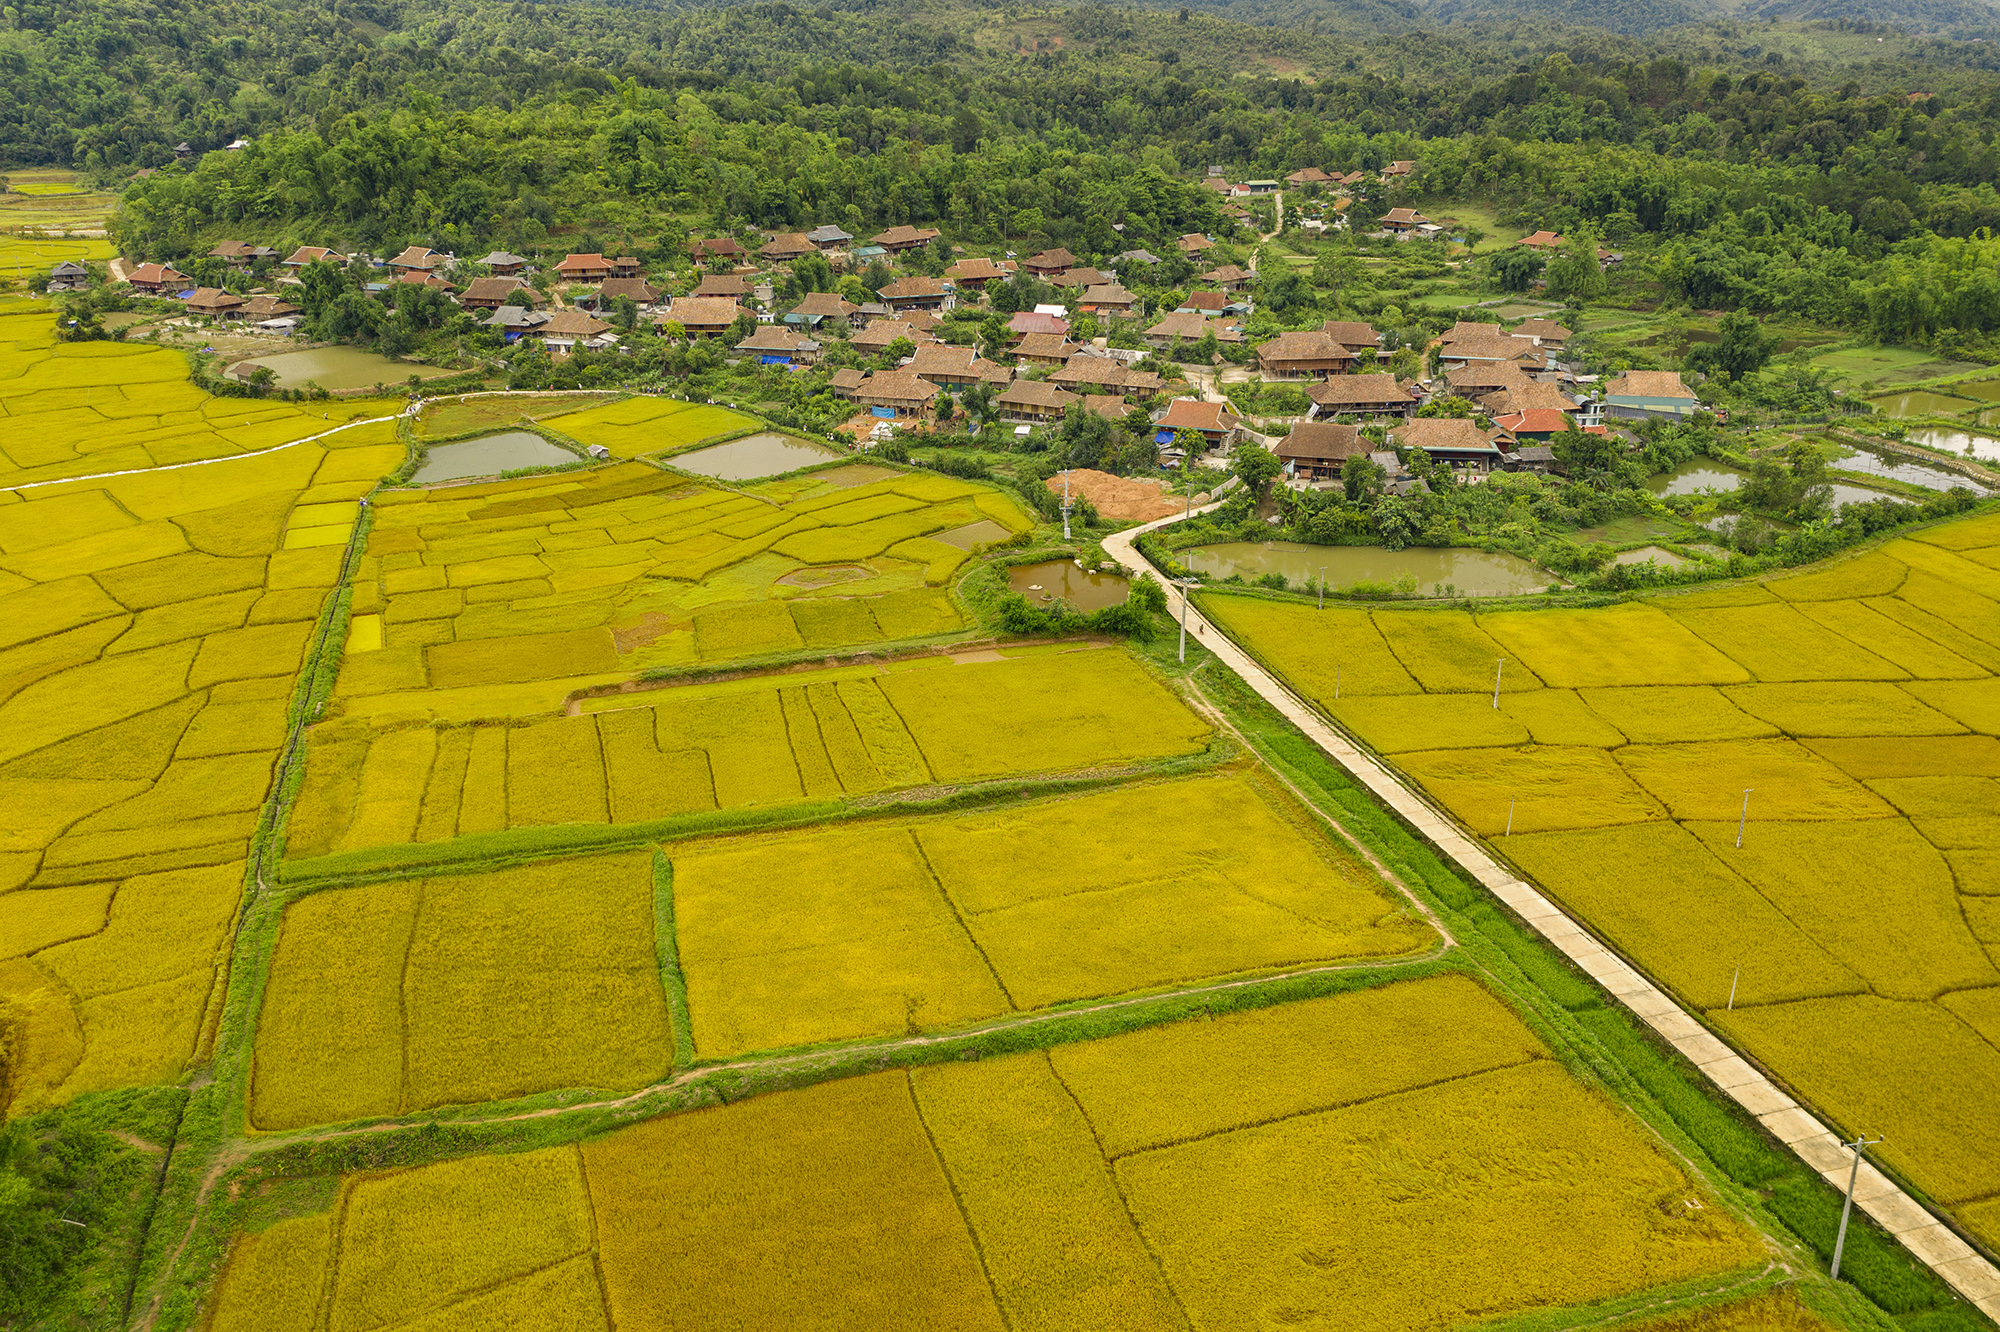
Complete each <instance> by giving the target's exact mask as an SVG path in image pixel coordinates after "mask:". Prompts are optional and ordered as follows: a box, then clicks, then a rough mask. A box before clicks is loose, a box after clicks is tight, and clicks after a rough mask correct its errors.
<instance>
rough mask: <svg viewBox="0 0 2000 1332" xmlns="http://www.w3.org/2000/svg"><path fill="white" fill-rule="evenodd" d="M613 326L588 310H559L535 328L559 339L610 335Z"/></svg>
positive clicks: (536, 330) (538, 331)
mask: <svg viewBox="0 0 2000 1332" xmlns="http://www.w3.org/2000/svg"><path fill="white" fill-rule="evenodd" d="M610 331H611V325H609V324H607V323H605V322H604V321H603V320H602V319H599V318H598V317H597V316H596V315H593V314H591V313H590V312H589V311H587V310H557V311H556V312H555V313H554V314H551V315H550V316H549V317H548V319H547V320H546V321H545V322H543V323H540V324H537V325H536V326H535V332H537V333H540V334H543V335H547V334H550V333H553V334H555V335H557V336H558V337H569V338H594V337H596V336H597V335H598V334H600V333H609V332H610Z"/></svg>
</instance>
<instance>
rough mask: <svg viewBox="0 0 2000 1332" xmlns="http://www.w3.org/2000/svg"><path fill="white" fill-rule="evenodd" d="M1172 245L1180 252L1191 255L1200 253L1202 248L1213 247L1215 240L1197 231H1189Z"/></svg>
mask: <svg viewBox="0 0 2000 1332" xmlns="http://www.w3.org/2000/svg"><path fill="white" fill-rule="evenodd" d="M1174 246H1175V248H1177V249H1179V250H1180V252H1181V253H1182V254H1185V255H1190V256H1192V255H1197V254H1200V253H1201V252H1202V251H1203V250H1212V249H1214V248H1215V242H1214V241H1212V240H1210V239H1209V238H1208V237H1206V236H1204V235H1202V234H1201V233H1200V232H1198V231H1190V232H1189V233H1188V234H1187V235H1185V236H1183V237H1181V238H1180V239H1179V240H1177V241H1175V242H1174Z"/></svg>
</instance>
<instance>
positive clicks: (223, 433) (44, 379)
mask: <svg viewBox="0 0 2000 1332" xmlns="http://www.w3.org/2000/svg"><path fill="white" fill-rule="evenodd" d="M35 243H36V244H38V245H45V244H51V242H35ZM401 409H402V404H401V403H395V402H378V401H370V400H366V399H354V398H347V399H342V400H341V401H340V402H338V403H309V404H295V403H282V402H267V401H263V400H260V399H255V398H214V397H210V396H209V395H208V394H207V393H205V392H203V391H202V390H200V389H198V388H196V387H195V386H194V385H193V384H191V383H189V382H188V367H187V361H186V359H185V358H184V357H182V356H181V354H180V353H178V352H174V351H168V350H167V349H165V348H162V347H146V346H140V345H138V344H136V343H132V344H128V343H120V342H81V343H70V344H65V345H58V344H57V343H56V340H55V320H54V318H53V317H52V316H50V315H48V314H35V313H20V314H0V421H4V423H5V428H4V429H0V485H10V486H11V485H21V484H24V483H28V482H37V481H48V480H54V479H58V478H62V477H72V476H97V475H102V474H104V473H107V472H117V471H125V470H129V469H133V468H146V467H164V466H167V465H170V464H173V463H185V462H194V461H197V460H203V459H211V458H226V457H230V456H232V455H235V454H244V453H255V452H258V451H259V450H263V449H269V448H272V447H274V446H276V445H279V444H288V443H290V442H292V441H293V440H300V439H306V438H308V437H310V436H314V435H319V434H323V433H324V432H326V431H329V430H332V429H334V428H335V427H337V426H344V425H347V424H349V423H351V422H354V421H362V420H368V419H372V418H378V417H387V416H393V415H395V414H396V413H397V412H398V411H400V410H401ZM377 429H378V430H379V432H380V433H379V434H378V439H379V440H383V441H386V440H391V439H393V438H395V436H394V434H393V433H392V432H391V429H390V427H389V426H388V425H383V426H380V427H378V428H377ZM367 479H368V480H369V481H371V482H372V481H373V480H374V479H375V476H374V475H370V476H369V477H368V478H367ZM350 498H351V497H350Z"/></svg>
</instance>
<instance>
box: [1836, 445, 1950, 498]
mask: <svg viewBox="0 0 2000 1332" xmlns="http://www.w3.org/2000/svg"><path fill="white" fill-rule="evenodd" d="M1833 465H1834V466H1835V467H1838V468H1839V469H1841V470H1842V471H1844V472H1860V473H1861V474H1862V475H1864V476H1880V477H1887V478H1888V479H1890V480H1892V481H1904V482H1908V483H1909V484H1910V485H1913V486H1924V487H1926V488H1927V489H1930V490H1950V489H1951V488H1952V487H1953V486H1962V485H1965V484H1967V479H1966V478H1965V477H1963V476H1960V475H1959V474H1958V473H1957V472H1954V471H1952V470H1951V469H1949V468H1946V467H1939V466H1937V465H1935V464H1932V463H1926V462H1924V461H1923V460H1922V459H1921V458H1912V457H1910V456H1909V455H1907V454H1902V453H1878V452H1876V451H1875V450H1873V449H1847V450H1845V451H1844V453H1843V454H1842V456H1840V457H1838V458H1835V459H1834V461H1833Z"/></svg>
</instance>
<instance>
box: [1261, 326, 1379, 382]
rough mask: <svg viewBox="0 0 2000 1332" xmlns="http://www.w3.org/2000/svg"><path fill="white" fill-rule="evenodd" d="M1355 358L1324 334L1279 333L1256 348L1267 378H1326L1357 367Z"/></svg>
mask: <svg viewBox="0 0 2000 1332" xmlns="http://www.w3.org/2000/svg"><path fill="white" fill-rule="evenodd" d="M1354 362H1355V355H1354V353H1353V352H1351V351H1349V350H1347V348H1345V347H1343V346H1341V345H1340V344H1339V343H1338V342H1335V341H1334V340H1333V338H1332V336H1331V335H1330V334H1327V333H1324V332H1307V333H1280V334H1279V335H1278V336H1277V337H1275V338H1272V339H1271V340H1270V341H1269V342H1266V343H1263V344H1261V345H1260V346H1259V347H1258V348H1257V364H1258V366H1259V368H1261V369H1262V370H1263V372H1264V378H1266V379H1325V378H1327V377H1328V376H1329V375H1338V374H1344V373H1345V372H1347V371H1348V370H1351V369H1353V368H1354Z"/></svg>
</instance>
